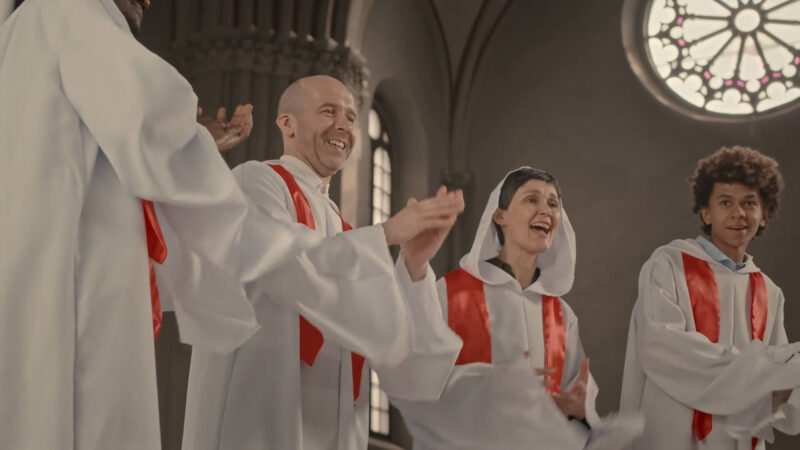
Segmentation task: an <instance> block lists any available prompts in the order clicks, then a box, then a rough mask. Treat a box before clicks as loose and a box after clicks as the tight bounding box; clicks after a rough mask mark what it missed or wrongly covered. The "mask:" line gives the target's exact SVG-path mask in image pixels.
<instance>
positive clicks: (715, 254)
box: [695, 236, 750, 272]
mask: <svg viewBox="0 0 800 450" xmlns="http://www.w3.org/2000/svg"><path fill="white" fill-rule="evenodd" d="M695 240H696V241H697V243H698V244H700V246H701V247H703V250H705V251H706V253H708V256H710V257H712V258H714V259H715V260H716V261H719V262H720V263H722V265H723V266H725V267H727V268H728V269H731V270H732V271H734V272H736V271H739V270H741V269H743V268H744V266H746V265H747V261H748V260H749V259H750V255H748V254H746V253H745V255H744V260H742V263H741V264H736V262H735V261H734V260H732V259H730V258H728V255H726V254H725V253H722V250H720V249H718V248H717V246H716V245H714V244H712V243H711V241H709V240H708V239H706V238H705V237H703V236H697V238H696V239H695Z"/></svg>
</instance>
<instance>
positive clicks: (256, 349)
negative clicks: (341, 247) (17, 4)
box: [183, 156, 461, 450]
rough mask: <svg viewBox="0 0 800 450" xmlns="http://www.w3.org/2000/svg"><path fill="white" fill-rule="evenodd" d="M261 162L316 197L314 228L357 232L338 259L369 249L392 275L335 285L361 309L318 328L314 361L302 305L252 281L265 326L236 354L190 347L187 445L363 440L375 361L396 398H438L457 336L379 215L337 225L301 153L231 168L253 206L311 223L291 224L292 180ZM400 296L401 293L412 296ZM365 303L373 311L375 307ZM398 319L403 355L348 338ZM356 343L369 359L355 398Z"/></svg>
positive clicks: (322, 445)
mask: <svg viewBox="0 0 800 450" xmlns="http://www.w3.org/2000/svg"><path fill="white" fill-rule="evenodd" d="M268 163H271V164H279V165H281V166H283V167H285V168H286V169H287V170H288V171H289V172H290V173H291V174H292V175H293V176H294V177H295V179H296V180H297V183H298V185H299V186H300V188H301V190H302V191H303V193H304V194H305V196H306V198H307V199H308V202H309V204H310V206H311V209H312V213H313V216H314V222H315V232H316V233H318V234H319V235H321V236H333V235H340V236H350V237H351V239H353V240H354V241H357V242H359V247H358V248H356V249H354V250H355V251H353V252H343V253H342V254H341V255H340V258H338V260H337V261H336V263H337V264H339V265H341V266H351V265H358V264H360V261H361V259H362V258H364V257H365V255H368V254H369V255H374V257H372V258H371V261H372V263H373V264H374V265H375V268H376V269H377V270H380V271H382V272H385V273H386V274H389V275H391V276H392V277H396V279H397V282H394V281H391V280H390V281H387V280H386V279H381V280H380V284H377V283H374V280H366V281H365V282H359V281H358V280H353V283H352V285H351V286H350V289H349V290H348V291H346V292H342V293H341V295H345V296H348V297H350V298H352V299H353V300H357V301H359V302H361V303H362V304H363V306H364V309H363V313H362V314H351V315H349V316H342V317H340V319H341V320H340V321H339V322H338V323H336V324H332V325H331V326H330V327H329V328H328V329H327V330H322V331H323V335H324V336H325V343H324V345H323V346H322V348H321V350H320V352H319V354H318V355H317V358H316V360H315V362H314V365H313V366H308V365H306V364H305V363H303V362H302V361H301V359H300V355H299V325H298V324H299V319H298V314H297V311H295V310H292V309H289V308H286V307H285V306H283V305H281V304H279V303H276V302H275V301H274V299H273V298H272V297H271V296H270V294H269V293H267V292H264V291H263V289H261V288H260V287H259V286H254V285H251V286H248V288H247V290H248V297H249V298H250V299H251V300H252V301H253V304H254V305H255V310H256V314H257V317H258V322H259V323H260V324H261V329H260V330H259V331H258V332H257V333H256V335H255V336H254V337H253V338H252V339H250V340H249V341H248V342H247V343H245V344H244V345H243V346H242V347H240V348H239V349H237V350H236V351H235V352H234V353H232V354H229V355H220V354H214V353H211V352H203V351H194V352H193V354H192V362H191V368H190V374H189V387H188V393H187V405H186V420H185V426H184V441H183V448H191V449H195V450H202V449H214V450H216V449H219V450H223V449H225V450H234V449H267V448H272V449H279V450H289V449H312V450H313V449H348V450H349V449H366V448H367V440H368V436H369V427H368V424H369V422H368V412H369V380H370V376H369V369H370V364H371V365H372V368H373V369H375V370H376V372H377V373H378V375H379V377H380V379H381V387H382V388H383V389H385V390H386V391H387V392H390V393H392V394H393V395H397V396H400V397H402V398H415V399H421V398H436V397H437V396H438V395H439V393H440V391H441V389H442V386H443V385H444V382H445V380H446V378H447V374H448V373H449V371H450V368H451V367H452V364H453V362H454V361H455V359H456V357H457V355H458V351H459V349H460V347H461V341H460V339H458V337H457V336H456V335H455V334H454V333H453V332H452V331H450V329H449V328H448V327H447V324H446V322H444V320H443V318H442V315H441V312H440V310H439V307H438V303H437V300H436V298H435V295H436V293H435V286H434V275H433V272H432V271H431V270H430V269H428V273H427V276H426V277H425V279H424V280H422V281H420V282H416V283H414V282H412V281H411V280H410V278H409V276H408V273H407V270H406V269H405V266H404V265H403V263H402V261H398V264H397V266H396V267H395V266H393V264H392V260H391V256H390V255H389V252H388V249H387V246H386V240H385V236H384V234H383V232H382V227H381V226H370V227H363V228H357V229H353V230H352V231H348V232H346V233H341V231H342V221H341V218H340V217H339V216H338V215H337V213H336V211H337V209H336V205H335V204H334V203H333V201H332V200H331V199H330V198H329V197H328V195H327V185H325V184H323V183H322V182H321V180H320V179H319V177H318V176H317V175H316V174H314V172H313V171H312V170H311V169H310V168H309V167H308V166H306V165H305V164H304V163H302V162H300V161H299V160H298V159H296V158H294V157H291V156H284V157H282V158H281V159H280V160H277V161H267V162H255V161H252V162H248V163H245V164H242V165H240V166H239V167H237V168H235V169H234V175H235V177H236V179H237V180H238V182H239V184H240V186H241V187H242V190H243V191H244V192H245V194H246V196H247V197H248V200H249V202H251V204H252V205H254V206H255V207H256V208H257V209H260V210H263V211H265V212H269V213H271V214H273V215H274V217H275V218H276V219H278V220H281V221H284V222H286V223H290V224H292V226H294V227H296V228H297V229H298V230H307V229H308V228H307V227H306V226H305V225H303V224H299V223H297V214H296V211H295V206H294V203H293V201H292V198H291V196H290V194H289V190H288V188H287V187H286V184H285V182H284V181H283V179H282V178H281V177H280V176H279V175H278V173H277V172H275V171H274V170H273V169H272V168H270V167H269V166H268V165H267V164H268ZM283 282H284V283H285V284H286V285H287V286H290V287H292V288H297V287H298V286H297V285H298V283H301V282H302V281H301V280H299V279H296V278H295V277H293V276H292V275H291V274H288V276H287V278H286V279H285V280H284V281H283ZM398 283H399V284H398ZM399 292H402V296H401V295H399ZM402 298H408V299H409V301H408V304H406V302H405V300H402ZM371 310H375V311H378V314H372V315H370V314H369V311H371ZM381 311H382V313H381ZM306 318H307V319H308V320H309V321H310V322H312V323H314V319H313V318H311V317H307V316H306ZM314 324H315V325H316V323H314ZM398 326H403V327H408V328H409V335H410V336H411V340H410V342H409V344H408V348H407V353H406V357H405V358H403V359H402V360H401V361H390V362H389V363H388V364H387V363H386V362H384V361H383V360H385V358H384V357H383V355H382V354H381V353H383V352H384V349H382V348H381V346H380V345H379V344H380V343H378V342H374V341H372V340H371V339H369V338H368V337H364V338H363V340H362V342H356V343H353V344H357V346H353V345H348V344H345V343H344V342H345V341H343V338H347V336H348V335H351V334H353V333H354V332H358V333H360V334H361V335H364V336H368V334H369V333H371V332H376V333H377V332H378V330H381V329H384V328H386V327H390V328H393V327H398ZM350 341H351V342H352V339H350ZM351 350H354V351H356V352H357V353H360V354H362V355H364V356H365V357H366V358H367V363H366V364H365V365H364V367H363V373H362V378H361V385H360V395H359V398H358V400H357V401H356V402H354V401H353V382H352V369H351V359H350V352H351Z"/></svg>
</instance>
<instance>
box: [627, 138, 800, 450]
mask: <svg viewBox="0 0 800 450" xmlns="http://www.w3.org/2000/svg"><path fill="white" fill-rule="evenodd" d="M690 182H691V184H692V190H693V192H694V205H693V207H692V209H693V211H694V212H695V213H697V214H698V215H699V217H700V220H701V221H702V229H703V232H704V233H705V235H706V236H699V237H697V238H696V239H682V240H675V241H672V242H671V243H669V244H668V245H665V246H663V247H660V248H658V249H657V250H656V251H655V252H654V253H653V255H652V256H651V257H650V259H649V260H648V261H647V262H646V263H645V264H644V266H643V267H642V271H641V274H640V276H639V298H638V300H637V301H636V304H635V306H634V310H633V315H632V318H631V326H630V331H629V335H628V350H627V355H626V360H625V373H624V378H623V384H622V398H621V402H620V403H621V404H620V408H621V410H623V411H629V410H641V411H642V413H643V414H644V416H645V432H644V434H643V436H642V437H641V438H640V439H639V440H638V441H637V442H636V444H635V445H634V448H636V449H647V450H659V449H665V450H666V449H678V450H682V449H701V448H702V449H708V450H753V449H763V448H764V439H766V440H769V441H771V440H772V437H773V433H772V429H773V428H777V429H779V430H781V431H784V432H787V433H792V434H795V433H797V432H798V430H800V415H798V412H799V411H800V410H798V405H800V392H798V390H797V387H798V386H800V362H798V361H797V360H796V359H792V360H791V361H789V359H790V358H792V355H793V353H794V352H795V351H796V349H797V348H798V346H797V345H795V344H792V345H789V344H787V343H788V340H787V337H786V331H785V330H784V327H783V306H784V297H783V293H782V292H781V290H780V288H779V287H778V286H776V285H775V283H773V282H772V280H771V279H770V278H769V277H767V276H766V275H764V274H763V273H762V272H761V271H760V270H759V269H758V267H757V266H756V265H755V262H754V261H753V257H752V256H751V255H748V254H747V247H748V245H749V244H750V242H751V241H752V240H753V239H754V238H755V237H756V236H758V235H760V234H761V233H762V232H763V231H764V229H765V227H766V226H767V222H768V221H769V219H771V218H772V217H774V216H775V214H776V212H777V210H778V202H779V197H780V193H781V191H782V189H783V179H782V177H781V174H780V172H779V170H778V163H777V162H776V161H775V160H774V159H773V158H770V157H768V156H765V155H763V154H761V153H759V152H757V151H755V150H752V149H749V148H745V147H733V148H722V149H720V150H719V151H717V152H715V153H714V154H712V155H711V156H709V157H708V158H705V159H703V160H701V161H700V162H699V163H698V166H697V169H696V171H695V173H694V175H693V176H692V178H691V179H690ZM787 402H788V403H787Z"/></svg>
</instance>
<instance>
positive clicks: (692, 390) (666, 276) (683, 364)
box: [634, 254, 800, 415]
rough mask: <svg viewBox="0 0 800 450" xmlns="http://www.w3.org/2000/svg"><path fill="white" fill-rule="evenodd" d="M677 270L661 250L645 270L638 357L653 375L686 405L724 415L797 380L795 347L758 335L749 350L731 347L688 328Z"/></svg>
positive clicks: (641, 283)
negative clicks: (791, 359)
mask: <svg viewBox="0 0 800 450" xmlns="http://www.w3.org/2000/svg"><path fill="white" fill-rule="evenodd" d="M676 273H677V272H676V268H675V267H673V266H672V264H671V263H670V260H669V259H667V258H666V257H665V256H664V255H661V254H655V255H654V256H653V257H652V258H651V259H650V260H649V261H648V262H646V263H645V266H644V267H643V268H642V272H641V274H640V279H639V302H640V307H639V308H635V310H634V312H635V314H636V322H637V324H636V328H637V338H638V341H639V342H638V344H639V345H638V351H639V354H638V358H639V361H640V362H641V365H642V369H643V370H644V372H645V374H646V375H647V377H648V379H649V380H651V381H652V382H653V383H655V384H656V385H657V386H659V387H660V388H661V389H663V390H664V391H665V392H667V393H668V394H669V395H670V396H672V397H673V398H675V399H676V400H678V401H679V402H681V403H683V404H684V405H687V406H689V407H691V408H694V409H698V410H701V411H704V412H707V413H710V414H719V415H728V414H733V413H737V412H740V411H743V410H745V409H747V408H750V407H753V406H754V405H756V404H757V403H759V402H761V401H763V399H765V398H766V396H767V395H769V394H770V393H771V392H772V391H774V390H779V389H787V388H790V387H793V386H796V385H797V383H798V381H797V380H798V379H800V378H798V377H800V364H794V363H788V364H787V363H784V361H785V355H787V354H791V353H793V352H794V351H795V350H796V348H795V347H780V346H777V347H776V346H767V345H765V344H763V343H762V342H761V341H758V340H755V341H752V342H751V343H750V344H749V345H748V346H747V347H746V348H744V349H737V348H726V347H723V346H722V345H719V344H716V343H712V342H710V341H709V340H708V339H707V338H706V337H705V336H703V335H702V334H700V333H698V332H696V331H688V330H687V317H686V316H685V315H684V311H685V310H686V309H685V308H686V305H684V308H681V307H680V306H679V301H678V298H677V297H678V296H677V289H676V281H675V280H676ZM686 301H687V302H688V299H686ZM688 310H689V311H691V306H690V305H689V306H688ZM781 358H783V359H781Z"/></svg>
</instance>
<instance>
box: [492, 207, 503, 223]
mask: <svg viewBox="0 0 800 450" xmlns="http://www.w3.org/2000/svg"><path fill="white" fill-rule="evenodd" d="M492 220H493V221H494V223H496V224H498V225H500V226H501V227H502V226H503V225H505V224H506V211H505V210H504V209H500V208H497V209H495V210H494V213H493V214H492Z"/></svg>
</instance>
